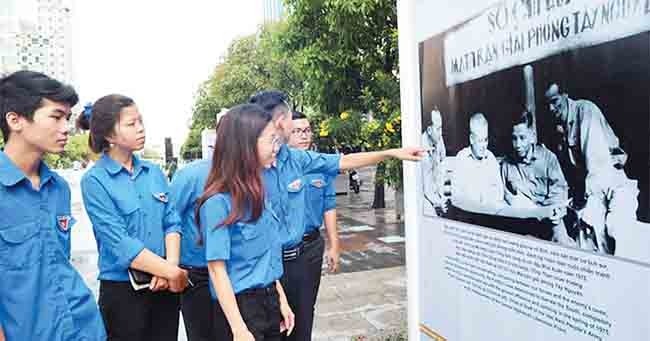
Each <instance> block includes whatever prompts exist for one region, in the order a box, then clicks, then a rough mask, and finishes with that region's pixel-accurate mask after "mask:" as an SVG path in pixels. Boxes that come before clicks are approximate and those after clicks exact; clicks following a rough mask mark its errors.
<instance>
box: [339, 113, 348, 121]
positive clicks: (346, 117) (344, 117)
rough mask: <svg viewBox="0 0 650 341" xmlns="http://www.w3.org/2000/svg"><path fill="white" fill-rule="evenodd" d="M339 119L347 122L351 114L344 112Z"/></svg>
mask: <svg viewBox="0 0 650 341" xmlns="http://www.w3.org/2000/svg"><path fill="white" fill-rule="evenodd" d="M339 117H340V118H341V119H342V120H344V121H345V120H347V119H348V118H350V113H349V112H347V111H344V112H342V113H341V115H339Z"/></svg>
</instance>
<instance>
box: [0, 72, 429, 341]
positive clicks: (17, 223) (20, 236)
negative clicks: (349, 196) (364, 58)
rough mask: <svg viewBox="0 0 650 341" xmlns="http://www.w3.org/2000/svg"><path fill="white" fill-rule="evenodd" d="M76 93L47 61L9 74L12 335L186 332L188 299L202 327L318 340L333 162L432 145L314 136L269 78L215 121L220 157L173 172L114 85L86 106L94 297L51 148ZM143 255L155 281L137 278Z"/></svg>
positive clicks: (134, 336) (228, 335)
mask: <svg viewBox="0 0 650 341" xmlns="http://www.w3.org/2000/svg"><path fill="white" fill-rule="evenodd" d="M77 102H78V96H77V94H76V92H75V90H74V89H73V88H72V87H70V86H68V85H65V84H62V83H61V82H59V81H57V80H54V79H52V78H50V77H48V76H46V75H43V74H41V73H37V72H31V71H19V72H16V73H13V74H10V75H8V76H6V77H4V78H2V79H0V111H1V113H2V118H1V120H0V128H1V130H2V135H3V138H4V140H5V148H4V150H3V151H0V197H2V200H0V270H2V273H3V277H4V278H3V281H0V340H2V339H4V338H6V340H9V341H13V340H105V339H109V340H136V341H137V340H176V339H177V335H178V322H179V310H181V311H182V313H183V318H184V322H185V326H186V329H187V334H188V338H189V340H191V341H192V340H280V339H289V340H309V339H310V337H311V327H312V322H313V313H314V304H315V301H316V296H317V292H318V287H319V280H320V272H321V266H322V261H323V253H324V241H323V239H322V237H321V234H320V227H321V225H322V224H323V221H324V222H325V226H326V230H327V234H328V236H329V237H330V250H329V251H328V253H327V259H328V262H329V263H330V268H331V269H335V268H336V266H337V261H338V250H337V248H338V247H337V237H336V213H335V211H333V210H334V208H335V201H334V193H333V182H334V178H335V177H336V175H337V174H338V173H339V171H340V170H343V169H350V168H359V167H363V166H368V165H372V164H376V163H378V162H381V161H383V160H386V159H387V158H390V157H394V158H399V159H402V160H412V161H417V160H420V159H421V157H422V153H423V151H424V150H423V149H422V148H419V147H414V148H399V149H390V150H385V151H379V152H368V153H356V154H348V155H340V154H338V155H335V154H321V153H316V152H312V151H308V150H306V149H308V148H309V146H310V144H311V143H310V128H309V124H308V121H306V118H305V117H304V116H303V115H302V114H300V113H298V112H294V111H292V110H291V108H290V106H289V105H288V104H287V98H286V96H285V95H284V94H283V93H281V92H279V91H261V92H259V93H257V94H255V95H253V96H252V97H251V99H250V101H249V103H246V104H241V105H237V106H235V107H233V108H231V109H230V110H229V111H228V113H227V114H226V115H224V116H223V117H222V118H221V119H220V121H219V122H218V123H217V138H216V142H215V146H214V154H213V158H212V160H210V161H195V162H193V163H191V164H190V165H188V166H187V167H185V168H183V169H182V170H180V171H179V172H177V173H176V175H175V177H174V179H173V181H172V183H171V185H170V184H169V183H168V181H167V179H166V177H165V175H164V174H163V172H162V171H161V170H160V168H159V167H158V166H156V165H154V164H152V163H149V162H147V161H145V160H142V159H140V158H139V157H137V156H136V155H135V152H136V151H139V150H141V149H142V148H143V147H144V143H145V138H146V135H145V129H144V124H143V116H142V115H141V113H140V112H139V111H138V108H137V106H136V104H135V102H134V101H133V100H132V99H130V98H128V97H126V96H122V95H107V96H104V97H102V98H100V99H99V100H97V101H96V102H95V103H94V104H93V106H92V110H87V111H84V113H83V114H82V115H81V116H80V117H79V119H78V121H77V123H78V126H79V127H80V128H82V129H87V130H89V136H90V139H89V145H90V147H91V149H92V150H93V151H94V152H95V153H98V154H99V155H100V157H99V160H97V162H96V163H95V164H94V166H93V167H92V168H90V169H89V170H88V171H87V172H86V173H85V174H84V176H83V178H82V181H81V190H82V197H83V201H84V205H85V208H86V212H87V213H88V216H89V217H90V221H91V223H92V228H93V231H94V235H95V239H96V241H97V248H98V251H99V257H98V267H99V276H98V278H99V281H100V288H99V299H98V303H95V298H94V297H93V294H92V293H91V292H90V290H89V289H88V288H87V287H86V285H85V284H84V282H83V280H82V278H81V277H80V275H79V274H78V273H77V272H76V271H75V269H74V268H73V267H72V265H71V263H70V231H71V229H72V228H73V226H74V224H75V219H74V218H73V217H72V215H71V205H70V189H69V186H68V184H67V183H66V182H65V180H64V179H63V178H61V177H60V176H59V175H57V174H56V173H55V172H53V171H51V170H50V169H49V168H48V167H47V165H46V164H45V163H44V162H43V156H44V154H46V153H60V152H62V151H63V150H64V147H65V144H66V142H67V139H68V134H69V132H68V130H69V124H68V119H69V117H70V113H71V108H72V107H73V106H74V105H75V104H76V103H77ZM215 116H216V115H215ZM294 122H295V127H294ZM287 143H292V144H293V146H295V147H297V148H293V147H290V146H289V145H288V144H287ZM135 271H139V272H143V273H146V274H149V275H150V276H151V280H150V282H149V283H148V288H146V289H141V290H136V286H135V285H134V276H135V275H134V273H135Z"/></svg>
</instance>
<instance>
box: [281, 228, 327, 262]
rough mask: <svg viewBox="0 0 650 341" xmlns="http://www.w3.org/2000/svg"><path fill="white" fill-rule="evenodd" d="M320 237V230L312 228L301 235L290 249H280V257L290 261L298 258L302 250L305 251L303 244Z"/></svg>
mask: <svg viewBox="0 0 650 341" xmlns="http://www.w3.org/2000/svg"><path fill="white" fill-rule="evenodd" d="M318 238H320V231H319V230H313V231H311V232H307V233H305V234H304V235H303V236H302V241H301V242H300V243H299V244H298V245H296V246H294V247H292V248H290V249H284V250H282V259H283V260H284V261H285V262H286V261H292V260H295V259H296V258H298V257H299V256H300V255H301V254H303V252H304V251H305V244H309V243H311V242H314V241H316V240H318Z"/></svg>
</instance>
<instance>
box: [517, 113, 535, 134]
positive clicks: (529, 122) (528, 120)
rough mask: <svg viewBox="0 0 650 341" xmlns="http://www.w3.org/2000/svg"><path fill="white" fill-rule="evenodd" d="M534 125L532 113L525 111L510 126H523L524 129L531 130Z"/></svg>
mask: <svg viewBox="0 0 650 341" xmlns="http://www.w3.org/2000/svg"><path fill="white" fill-rule="evenodd" d="M534 123H535V117H534V116H533V113H532V112H530V111H528V110H526V111H524V112H523V113H521V115H519V117H518V118H517V119H516V120H515V122H514V124H513V125H512V126H513V127H514V126H516V125H520V124H525V125H526V128H528V129H533V125H534Z"/></svg>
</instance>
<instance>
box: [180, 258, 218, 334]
mask: <svg viewBox="0 0 650 341" xmlns="http://www.w3.org/2000/svg"><path fill="white" fill-rule="evenodd" d="M182 268H184V269H186V270H187V271H188V273H189V277H190V281H192V283H193V284H194V286H188V287H187V289H185V291H184V292H183V294H182V295H181V311H182V312H183V322H185V332H186V333H187V339H188V341H208V340H210V341H213V340H216V339H217V338H216V334H215V332H214V327H213V324H214V317H213V315H214V303H213V301H212V297H210V287H209V286H210V282H209V278H210V275H209V273H208V268H193V267H184V266H182Z"/></svg>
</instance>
